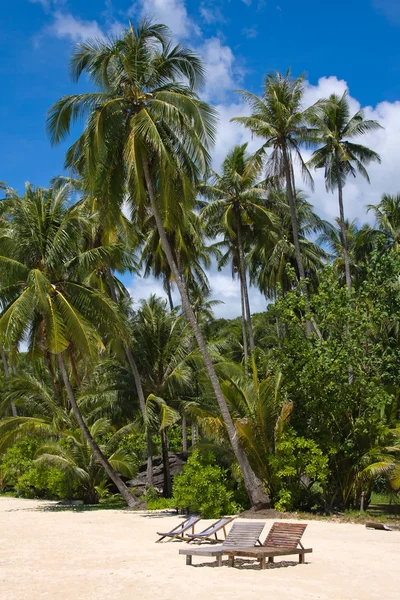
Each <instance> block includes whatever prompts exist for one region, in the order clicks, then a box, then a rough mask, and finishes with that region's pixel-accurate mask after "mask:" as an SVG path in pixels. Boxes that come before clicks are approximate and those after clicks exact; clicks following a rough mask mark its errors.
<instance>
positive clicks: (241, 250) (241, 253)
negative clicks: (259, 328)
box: [237, 216, 255, 354]
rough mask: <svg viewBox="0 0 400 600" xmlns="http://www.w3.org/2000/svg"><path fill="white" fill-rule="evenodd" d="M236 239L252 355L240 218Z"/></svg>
mask: <svg viewBox="0 0 400 600" xmlns="http://www.w3.org/2000/svg"><path fill="white" fill-rule="evenodd" d="M237 237H238V250H239V269H240V277H241V280H242V289H243V299H244V306H245V311H246V324H247V331H248V332H249V344H250V352H251V354H254V349H255V344H254V335H253V326H252V324H251V313H250V301H249V292H248V288H247V275H246V264H245V258H244V250H243V235H242V225H241V223H240V216H239V218H238V226H237Z"/></svg>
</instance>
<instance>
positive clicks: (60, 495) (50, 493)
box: [14, 465, 73, 500]
mask: <svg viewBox="0 0 400 600" xmlns="http://www.w3.org/2000/svg"><path fill="white" fill-rule="evenodd" d="M14 489H15V491H16V492H18V493H19V495H21V496H23V497H24V498H48V499H50V500H53V499H55V500H58V499H60V500H61V499H65V498H71V497H72V496H73V490H72V489H71V486H70V485H69V483H68V481H67V478H66V476H65V474H64V473H63V472H62V471H60V470H59V469H56V468H55V467H50V468H43V467H42V466H37V465H33V466H32V467H30V468H29V469H28V470H27V471H25V473H24V474H23V475H21V477H19V478H18V481H17V483H16V484H15V486H14Z"/></svg>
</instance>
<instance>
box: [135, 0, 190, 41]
mask: <svg viewBox="0 0 400 600" xmlns="http://www.w3.org/2000/svg"><path fill="white" fill-rule="evenodd" d="M132 11H133V13H134V14H138V15H139V17H140V18H149V19H154V20H155V21H157V22H159V23H164V24H165V25H168V27H170V28H171V30H172V31H173V33H174V35H175V36H176V37H177V38H178V39H186V38H188V37H189V36H191V35H193V34H194V35H200V29H199V27H198V26H197V24H196V23H195V22H194V21H193V20H192V19H191V18H190V17H189V15H188V13H187V10H186V6H185V2H184V0H139V1H138V2H135V3H134V4H133V5H132Z"/></svg>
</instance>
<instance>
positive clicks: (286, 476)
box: [270, 427, 329, 511]
mask: <svg viewBox="0 0 400 600" xmlns="http://www.w3.org/2000/svg"><path fill="white" fill-rule="evenodd" d="M270 460H271V466H272V467H273V473H274V479H275V481H274V488H275V490H276V493H275V498H273V500H274V507H275V508H276V510H282V511H285V510H292V509H293V508H299V509H302V510H311V509H313V510H315V509H316V508H318V505H320V506H322V487H323V485H324V484H325V482H326V479H327V477H328V474H329V469H328V457H327V456H324V455H323V453H322V451H321V449H320V448H319V447H318V444H316V443H315V442H314V441H313V440H309V439H306V438H304V437H298V436H296V434H295V432H294V430H293V429H292V428H291V427H288V428H287V430H286V431H285V433H284V434H283V435H282V436H281V438H280V440H279V442H278V443H277V446H276V454H274V455H273V456H272V457H271V459H270Z"/></svg>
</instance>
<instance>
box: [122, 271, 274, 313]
mask: <svg viewBox="0 0 400 600" xmlns="http://www.w3.org/2000/svg"><path fill="white" fill-rule="evenodd" d="M208 277H209V282H210V286H211V299H213V300H221V301H222V302H223V304H219V305H217V306H215V307H214V308H213V312H214V316H215V317H216V318H223V319H233V318H235V317H237V316H239V315H240V312H241V307H240V288H239V282H238V280H237V279H232V276H231V273H230V269H229V267H226V268H225V269H223V270H222V271H221V272H218V271H217V270H216V268H215V267H213V268H212V269H211V271H210V272H209V273H208ZM128 290H129V293H130V295H131V296H132V298H133V304H134V307H137V306H138V305H139V303H140V300H142V299H146V300H147V299H148V298H149V296H150V295H151V294H155V295H156V296H159V297H161V298H164V299H165V300H167V294H166V293H165V291H164V288H163V286H162V283H161V282H160V281H157V280H156V279H154V277H148V278H146V279H142V278H140V277H134V279H133V280H132V282H131V284H130V285H129V286H128ZM249 297H250V306H251V312H252V313H255V312H261V311H263V310H265V307H266V304H267V302H266V300H265V298H264V296H263V295H262V294H260V292H259V291H258V290H256V289H255V288H253V287H250V289H249ZM172 299H173V303H174V306H180V304H181V300H180V296H179V292H178V290H177V288H176V286H174V288H173V290H172Z"/></svg>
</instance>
